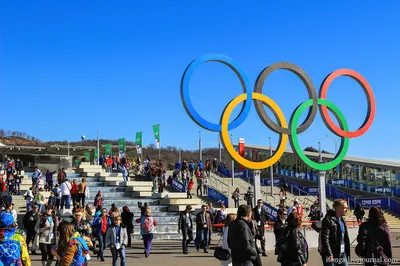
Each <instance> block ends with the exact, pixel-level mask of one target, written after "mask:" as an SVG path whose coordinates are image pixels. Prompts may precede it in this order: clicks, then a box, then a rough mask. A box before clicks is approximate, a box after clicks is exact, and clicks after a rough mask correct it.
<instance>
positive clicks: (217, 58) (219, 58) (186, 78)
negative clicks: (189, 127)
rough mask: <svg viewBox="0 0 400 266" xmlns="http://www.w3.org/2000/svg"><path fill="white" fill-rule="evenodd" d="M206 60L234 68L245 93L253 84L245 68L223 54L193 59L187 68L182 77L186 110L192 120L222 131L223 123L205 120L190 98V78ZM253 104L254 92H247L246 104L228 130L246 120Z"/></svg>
mask: <svg viewBox="0 0 400 266" xmlns="http://www.w3.org/2000/svg"><path fill="white" fill-rule="evenodd" d="M206 62H219V63H222V64H224V65H226V66H228V67H229V68H230V69H232V70H233V72H235V74H236V76H237V77H238V78H239V80H240V82H241V83H242V87H243V92H244V93H247V88H251V86H249V85H250V84H249V79H248V78H247V75H246V74H245V73H244V70H243V69H242V68H241V67H240V66H239V65H238V64H237V63H236V62H235V61H234V60H233V59H231V58H230V57H228V56H225V55H222V54H208V55H204V56H202V57H200V58H198V59H195V60H193V61H192V62H191V63H190V64H189V65H188V67H187V68H186V70H185V72H184V73H183V76H182V79H181V100H182V103H183V106H184V108H185V110H186V112H187V113H188V115H189V116H190V118H192V120H193V121H194V122H195V123H196V124H197V125H199V126H200V127H202V128H204V129H207V130H209V131H214V132H221V130H222V129H221V124H215V123H211V122H209V121H207V120H205V119H204V118H203V117H201V116H200V114H199V113H198V112H197V111H196V110H195V108H194V106H193V104H192V101H191V100H190V94H189V83H190V79H191V77H192V75H193V73H194V71H195V70H196V68H197V67H198V66H200V65H201V64H203V63H206ZM251 105H252V92H250V93H247V98H246V101H245V104H244V106H243V107H242V110H241V111H240V113H239V114H238V116H237V117H236V118H235V120H233V121H232V122H231V123H230V124H229V125H228V130H233V129H235V128H237V127H238V126H240V125H241V124H242V123H243V122H244V120H245V119H246V118H247V116H248V115H249V112H250V108H251Z"/></svg>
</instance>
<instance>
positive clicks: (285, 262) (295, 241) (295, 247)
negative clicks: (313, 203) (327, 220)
mask: <svg viewBox="0 0 400 266" xmlns="http://www.w3.org/2000/svg"><path fill="white" fill-rule="evenodd" d="M301 223H302V220H301V216H300V215H299V214H298V213H297V212H292V213H291V214H290V215H289V217H288V219H287V227H286V228H285V229H284V230H283V232H282V236H281V238H279V239H278V241H277V243H276V249H277V251H278V252H277V253H278V259H277V261H278V262H280V263H281V265H282V266H298V265H302V266H307V261H308V245H307V242H306V240H305V238H304V236H303V234H302V233H301V231H300V228H299V226H300V225H301Z"/></svg>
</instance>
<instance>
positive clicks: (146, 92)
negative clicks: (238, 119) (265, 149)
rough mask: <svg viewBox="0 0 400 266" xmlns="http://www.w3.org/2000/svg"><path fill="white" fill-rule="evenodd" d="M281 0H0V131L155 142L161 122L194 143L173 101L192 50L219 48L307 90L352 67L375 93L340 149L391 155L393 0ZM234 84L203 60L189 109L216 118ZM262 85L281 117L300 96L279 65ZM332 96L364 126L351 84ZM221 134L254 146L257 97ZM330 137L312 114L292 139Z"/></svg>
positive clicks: (167, 134) (179, 139)
mask: <svg viewBox="0 0 400 266" xmlns="http://www.w3.org/2000/svg"><path fill="white" fill-rule="evenodd" d="M195 2H196V3H195ZM278 2H281V1H278ZM285 2H286V3H279V4H274V3H273V2H272V1H248V3H247V4H245V3H246V2H244V1H237V2H235V1H98V0H96V1H2V2H1V3H0V91H1V97H2V103H3V104H2V106H3V108H2V109H3V116H2V121H3V123H2V125H1V127H2V128H5V129H15V130H19V131H25V132H28V133H29V134H31V135H34V136H36V137H38V138H40V139H42V140H70V141H76V140H79V139H80V135H82V134H85V135H86V136H87V138H95V137H96V129H97V128H98V129H99V131H100V136H101V137H103V138H112V139H117V138H119V137H126V138H127V139H128V140H134V137H135V132H136V131H143V132H144V144H145V145H147V144H149V143H155V141H154V138H153V133H152V127H151V126H152V125H153V124H158V123H160V124H161V144H162V145H174V146H178V147H182V148H189V149H195V148H197V138H198V131H199V129H200V128H199V127H198V126H197V125H196V124H194V123H193V122H192V121H191V119H190V118H189V117H188V116H187V115H186V112H185V110H184V108H183V106H182V103H181V100H180V93H179V86H180V79H181V77H182V73H183V71H184V70H185V68H186V66H187V65H188V64H189V63H190V62H191V61H192V60H193V59H195V58H197V57H199V56H201V55H203V54H206V53H223V54H226V55H228V56H230V57H232V58H233V59H235V60H236V61H237V62H239V63H240V65H241V66H242V67H243V68H244V69H245V71H246V73H247V75H248V76H249V78H250V80H251V82H252V83H254V80H255V79H256V77H257V76H258V74H259V72H260V71H261V70H262V69H263V68H264V67H266V66H268V65H270V64H272V63H274V62H278V61H290V62H293V63H295V64H297V65H299V66H301V67H302V68H303V69H304V70H305V71H307V72H308V74H309V75H310V77H311V78H312V80H313V82H314V84H315V86H316V87H317V88H318V87H319V85H320V83H321V81H322V80H323V79H324V78H325V76H326V75H327V74H329V73H330V72H331V71H333V70H336V69H339V68H352V69H354V70H356V71H358V72H360V73H361V74H362V75H363V76H364V77H366V78H367V80H368V81H369V83H370V84H371V86H372V88H373V90H374V92H375V97H376V104H377V113H376V117H375V121H374V123H373V125H372V127H371V129H370V131H369V132H368V133H366V134H365V135H363V136H362V137H360V138H357V139H352V140H351V141H350V149H349V153H348V155H353V156H361V157H368V158H380V159H393V160H400V152H399V142H398V136H399V134H400V124H399V122H400V118H399V116H398V114H399V112H398V99H399V96H400V92H399V89H398V87H399V74H400V67H399V64H398V62H399V57H400V56H399V55H400V53H399V47H400V43H399V37H398V34H397V31H398V28H399V27H400V16H398V10H399V8H400V3H399V2H398V1H385V2H383V1H382V2H379V1H328V2H326V1H325V3H324V4H322V3H321V2H316V1H309V2H308V3H307V2H306V1H285ZM311 2H313V3H311ZM316 3H318V4H316ZM249 90H252V88H249ZM240 92H241V87H240V83H239V81H238V80H237V78H236V77H235V76H234V75H233V74H232V73H231V72H230V71H229V70H228V69H227V68H226V67H223V66H221V65H218V64H217V63H208V64H205V65H203V66H202V67H201V68H199V70H198V72H196V74H195V75H194V77H193V79H192V87H191V95H192V99H193V101H194V105H195V107H196V108H197V109H198V111H199V112H200V113H201V114H202V115H203V116H204V117H206V118H208V119H210V120H211V121H214V122H218V121H219V118H220V115H221V112H222V110H223V108H224V106H225V105H226V104H227V103H228V102H229V101H230V100H231V99H232V98H233V97H235V96H236V95H238V94H239V93H240ZM264 93H265V94H266V95H268V96H269V97H271V98H272V99H274V100H275V101H276V102H277V103H278V104H279V105H280V107H281V109H282V110H283V112H284V113H285V116H286V118H287V120H289V118H290V115H291V113H292V112H293V110H294V109H295V107H296V106H297V105H298V104H300V103H301V102H303V101H304V100H306V99H307V93H306V90H305V88H304V87H303V85H302V83H301V82H300V81H299V80H298V79H297V78H295V77H294V76H293V74H290V73H288V72H285V71H278V72H276V73H274V74H273V75H272V76H271V77H270V79H268V81H267V82H266V84H265V87H264ZM328 99H329V100H331V101H333V102H334V103H336V105H337V106H339V108H340V109H341V110H342V112H343V113H344V114H345V116H346V119H347V121H348V123H349V125H350V129H352V130H355V129H357V128H358V127H359V126H360V125H361V124H362V122H363V119H364V117H365V114H366V106H367V104H366V98H365V96H364V94H363V92H362V89H361V88H360V87H358V85H357V84H356V82H354V81H351V80H350V79H349V78H339V79H338V80H336V81H335V82H334V83H333V84H332V86H331V88H330V89H329V93H328ZM231 133H232V134H233V137H234V138H235V139H237V138H239V137H244V138H245V139H246V142H247V143H251V144H258V145H268V137H272V140H273V144H276V141H277V139H278V135H277V134H274V133H272V132H271V131H269V130H268V128H266V127H265V126H264V125H263V124H262V122H261V121H260V120H259V118H258V116H257V114H256V112H255V110H254V107H253V108H252V111H251V113H250V115H249V117H248V119H247V120H246V121H245V122H244V123H243V124H242V126H240V127H239V128H237V129H235V130H233V131H232V132H231ZM326 134H330V135H331V136H333V134H332V133H330V132H329V130H328V129H327V128H326V127H325V126H324V124H323V122H322V120H321V118H320V116H319V114H318V115H317V118H316V119H315V122H314V124H313V125H312V126H311V127H310V128H309V129H308V130H307V131H306V132H304V133H303V134H301V135H300V137H299V138H300V143H301V145H302V146H304V147H305V146H309V145H312V146H314V147H316V146H317V142H318V141H321V143H322V148H323V149H327V150H330V151H333V150H334V144H333V141H332V140H331V139H329V138H326V137H325V135H326ZM202 137H203V143H204V146H205V147H213V146H214V147H215V146H216V145H217V139H218V135H217V133H211V132H206V131H204V130H202Z"/></svg>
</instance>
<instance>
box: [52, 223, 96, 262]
mask: <svg viewBox="0 0 400 266" xmlns="http://www.w3.org/2000/svg"><path fill="white" fill-rule="evenodd" d="M58 232H59V238H58V245H57V249H52V250H51V253H52V254H53V256H55V257H56V258H57V265H60V266H67V265H88V260H87V255H88V252H89V247H88V246H87V244H86V242H85V240H84V239H83V238H82V237H81V236H80V235H79V233H77V232H75V228H74V225H73V224H71V223H68V222H65V221H64V222H61V223H60V225H59V230H58Z"/></svg>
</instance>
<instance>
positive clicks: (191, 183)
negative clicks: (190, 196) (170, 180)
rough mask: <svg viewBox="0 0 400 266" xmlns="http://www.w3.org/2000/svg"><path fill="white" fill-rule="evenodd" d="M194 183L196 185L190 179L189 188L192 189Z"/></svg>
mask: <svg viewBox="0 0 400 266" xmlns="http://www.w3.org/2000/svg"><path fill="white" fill-rule="evenodd" d="M193 185H194V182H193V181H189V184H188V190H192V188H193Z"/></svg>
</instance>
